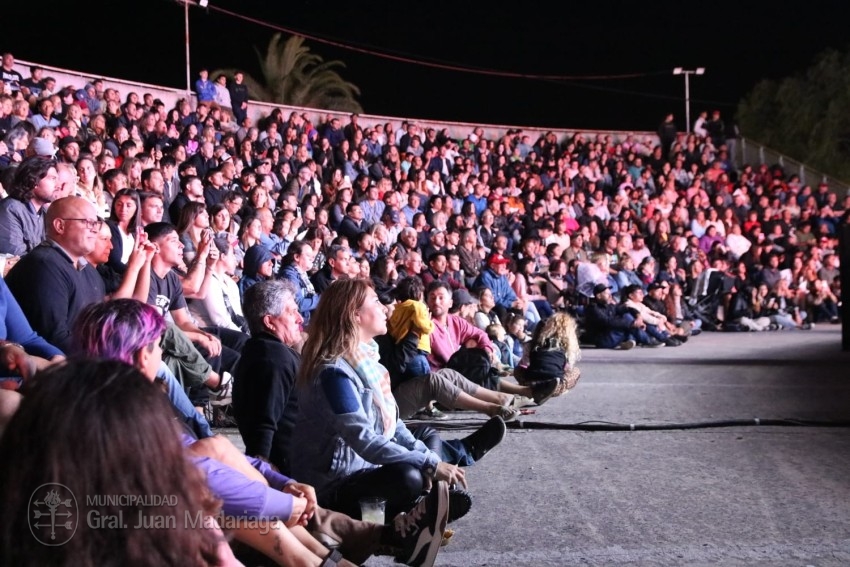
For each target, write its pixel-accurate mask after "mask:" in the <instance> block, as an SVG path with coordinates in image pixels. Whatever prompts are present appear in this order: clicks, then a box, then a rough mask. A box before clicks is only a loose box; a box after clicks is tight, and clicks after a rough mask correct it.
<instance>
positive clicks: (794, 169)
mask: <svg viewBox="0 0 850 567" xmlns="http://www.w3.org/2000/svg"><path fill="white" fill-rule="evenodd" d="M762 163H766V164H767V165H769V166H771V167H772V166H774V165H779V166H780V167H782V169H784V170H785V174H786V175H794V174H797V175H799V176H800V182H801V183H802V184H803V185H811V186H812V187H815V186H816V185H818V184H819V183H821V182H826V184H827V185H829V189H830V191H833V192H835V193H838V195H839V196H844V195H846V194H848V190H850V183H848V182H846V181H842V180H840V179H836V178H835V177H832V176H831V175H827V174H826V173H823V172H822V171H818V170H816V169H813V168H811V167H809V166H808V165H806V164H804V163H800V162H799V161H797V160H795V159H794V158H790V157H788V156H786V155H784V154H782V153H780V152H778V151H776V150H772V149H770V148H767V147H765V146H763V145H761V144H759V143H758V142H755V141H753V140H748V139H746V138H740V139H739V140H738V141H737V147H736V148H735V164H736V165H737V166H738V167H739V168H740V167H741V166H742V165H744V164H751V165H758V164H762Z"/></svg>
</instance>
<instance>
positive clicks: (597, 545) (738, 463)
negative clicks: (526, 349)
mask: <svg viewBox="0 0 850 567" xmlns="http://www.w3.org/2000/svg"><path fill="white" fill-rule="evenodd" d="M840 343H841V337H840V328H839V327H837V326H828V325H827V326H821V325H819V326H818V327H817V328H816V329H814V330H812V331H808V332H773V333H704V334H702V335H700V336H698V337H694V338H693V339H692V340H691V341H689V342H688V343H687V344H685V345H683V346H681V347H678V348H669V347H665V348H661V349H634V350H631V351H623V352H621V351H603V350H594V349H587V350H585V351H584V352H583V358H582V360H581V361H580V362H579V367H580V368H581V369H582V379H581V381H580V382H579V384H578V386H577V387H576V388H575V389H574V390H573V391H572V392H570V393H569V394H568V395H566V396H563V397H560V398H555V399H553V400H551V401H549V402H548V403H546V404H545V405H544V406H542V407H540V408H537V409H536V413H535V414H534V415H529V416H524V417H523V422H524V423H527V424H528V427H526V428H511V429H509V431H508V435H507V437H506V438H505V440H504V441H503V442H502V444H501V445H500V446H499V447H498V448H496V449H494V450H493V451H492V452H491V453H489V454H488V455H487V456H486V457H485V458H484V459H483V460H482V461H481V462H480V463H477V464H476V465H475V466H473V467H470V468H469V469H468V470H467V478H468V480H469V482H470V491H471V492H472V494H473V497H474V503H473V508H472V511H471V512H470V513H469V515H467V516H466V517H465V518H462V519H461V520H459V521H457V522H456V523H454V524H452V528H453V529H454V530H455V531H456V533H455V536H454V537H453V538H452V541H451V544H450V545H449V546H447V547H445V548H443V550H442V551H441V553H440V555H439V556H438V557H437V565H447V566H448V565H452V566H458V567H461V566H478V565H480V566H483V565H487V566H537V565H540V566H560V565H565V566H566V565H592V566H596V565H599V566H605V565H617V566H667V565H697V566H699V565H723V566H744V565H757V566H774V565H776V566H786V565H787V566H798V567H807V566H817V567H822V566H824V567H825V566H846V565H850V375H848V371H847V370H848V367H850V366H848V362H850V354H846V353H842V352H841V351H840ZM755 418H759V419H761V420H766V419H799V420H810V421H818V422H823V423H824V425H826V424H838V423H841V422H844V423H846V424H847V425H848V427H825V426H817V427H815V426H791V427H776V426H763V425H762V426H736V427H721V428H700V429H686V430H682V429H676V430H670V431H621V432H610V431H608V432H605V431H593V432H588V431H570V430H563V429H557V427H558V426H559V425H564V424H574V423H580V422H610V423H621V424H637V425H647V424H658V425H669V424H676V423H695V422H699V423H702V422H717V421H724V420H754V419H755ZM483 420H484V418H483V417H481V418H479V417H478V416H477V415H476V414H471V413H457V414H453V416H452V420H451V421H450V422H448V423H449V424H450V425H455V426H460V427H463V426H464V425H467V426H473V425H477V424H478V423H483ZM445 423H446V422H442V423H441V424H440V425H441V426H442V425H443V424H445ZM534 424H537V425H538V426H540V425H541V424H542V425H543V426H545V427H551V429H531V426H532V425H534ZM470 431H471V429H462V430H457V431H446V435H445V436H446V437H449V438H450V437H458V436H463V435H466V434H468V433H469V432H470ZM391 564H392V561H391V560H389V559H386V558H376V559H372V560H370V561H369V562H368V565H391Z"/></svg>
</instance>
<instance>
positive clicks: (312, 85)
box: [212, 33, 363, 113]
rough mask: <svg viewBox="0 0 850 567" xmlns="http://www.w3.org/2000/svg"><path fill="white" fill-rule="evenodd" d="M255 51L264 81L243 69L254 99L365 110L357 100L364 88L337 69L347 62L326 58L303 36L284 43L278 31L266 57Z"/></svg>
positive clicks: (229, 71) (224, 71)
mask: <svg viewBox="0 0 850 567" xmlns="http://www.w3.org/2000/svg"><path fill="white" fill-rule="evenodd" d="M254 50H255V51H256V52H257V57H258V58H259V60H260V69H261V72H262V74H263V82H260V81H258V80H257V79H255V78H254V77H251V76H250V75H249V74H247V73H245V72H244V71H241V70H239V71H241V72H242V74H243V75H244V76H245V81H244V82H245V86H246V87H248V95H249V96H250V97H251V98H252V99H254V100H259V101H263V102H271V103H277V104H286V105H292V106H306V107H310V108H320V109H327V110H341V111H345V112H358V113H359V112H362V111H363V109H362V108H361V106H360V103H358V102H357V100H356V99H355V97H356V96H358V95H359V94H360V89H359V88H358V87H357V85H355V84H353V83H350V82H348V81H346V80H344V79H343V78H342V77H341V76H340V75H339V73H337V72H336V71H335V70H334V67H345V63H343V62H342V61H337V60H334V61H324V60H323V58H322V57H321V56H320V55H316V54H315V53H310V48H309V47H307V46H306V45H304V38H303V37H300V36H292V37H290V38H289V39H288V40H286V43H282V42H281V34H279V33H276V34H275V35H274V37H272V39H271V41H269V46H268V48H267V49H266V55H265V57H263V56H262V55H261V54H260V52H259V50H257V49H256V48H254ZM236 71H237V69H218V70H216V71H214V72H213V73H212V76H213V77H217V76H218V75H219V74H224V75H227V76H228V77H232V76H233V74H234V73H235V72H236Z"/></svg>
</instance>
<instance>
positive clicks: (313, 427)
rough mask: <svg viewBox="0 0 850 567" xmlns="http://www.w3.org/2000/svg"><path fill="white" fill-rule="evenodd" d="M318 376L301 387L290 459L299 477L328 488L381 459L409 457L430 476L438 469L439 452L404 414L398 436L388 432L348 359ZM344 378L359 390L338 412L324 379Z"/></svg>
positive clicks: (387, 461) (322, 490) (398, 460)
mask: <svg viewBox="0 0 850 567" xmlns="http://www.w3.org/2000/svg"><path fill="white" fill-rule="evenodd" d="M315 376H316V378H314V379H313V381H312V382H311V383H310V385H309V386H308V387H307V388H306V389H304V390H302V391H301V392H300V393H299V411H298V418H297V419H296V421H295V430H294V432H293V444H292V445H293V446H292V459H291V462H292V474H293V477H294V478H297V479H299V481H300V482H306V483H307V484H311V485H313V487H314V488H315V489H316V491H317V492H318V493H319V494H327V493H328V492H330V491H333V489H334V488H335V486H336V485H337V484H339V483H340V482H342V481H344V480H345V479H346V478H348V477H350V476H351V475H353V474H355V473H357V472H360V471H364V470H372V469H376V468H378V467H379V466H381V465H388V464H392V463H408V464H410V465H412V466H414V467H416V468H417V469H419V470H421V471H422V472H423V473H424V474H426V475H428V476H430V475H433V474H434V472H435V471H436V468H437V464H438V463H439V462H440V460H441V459H440V457H439V456H438V455H437V454H436V453H434V452H433V451H430V450H429V449H428V448H427V447H426V446H425V444H424V443H422V442H421V441H418V440H416V439H415V438H414V437H413V435H412V434H411V433H410V431H409V430H408V429H407V427H405V425H404V422H402V421H401V419H397V422H396V432H395V437H393V438H392V439H387V438H386V437H385V436H384V435H383V424H382V421H381V416H380V413H379V411H378V409H377V408H376V406H375V405H374V403H373V401H372V393H371V391H370V389H369V387H368V386H367V385H366V384H365V383H364V382H363V380H362V379H361V378H360V377H359V376H358V375H357V373H356V372H355V371H354V369H353V368H352V367H351V366H350V365H349V364H348V363H347V362H345V360H343V359H342V358H339V359H338V360H337V361H336V362H335V363H333V364H329V365H325V366H322V367H319V368H318V369H317V370H316V372H315ZM340 378H342V379H343V380H344V381H345V385H344V387H350V388H351V390H352V391H353V392H354V394H355V397H356V399H357V402H358V403H357V409H356V411H352V412H348V413H336V412H335V411H334V409H333V402H332V401H331V400H329V399H328V397H327V395H326V392H327V391H328V388H327V387H326V385H325V384H323V382H325V381H333V382H336V383H338V380H339V379H340ZM396 411H397V410H396Z"/></svg>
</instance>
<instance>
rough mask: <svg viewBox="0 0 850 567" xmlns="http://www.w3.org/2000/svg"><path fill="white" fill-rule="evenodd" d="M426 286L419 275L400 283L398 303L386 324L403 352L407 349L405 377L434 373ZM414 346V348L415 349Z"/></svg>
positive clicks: (397, 296)
mask: <svg viewBox="0 0 850 567" xmlns="http://www.w3.org/2000/svg"><path fill="white" fill-rule="evenodd" d="M424 295H425V286H424V284H423V283H422V280H421V279H420V278H418V277H416V276H413V277H409V278H404V279H403V280H401V281H400V282H399V283H398V286H397V287H396V290H395V297H396V301H398V303H397V304H396V306H395V309H394V310H393V313H392V315H390V318H389V320H388V321H387V331H388V332H389V334H390V336H391V337H392V338H393V340H394V341H395V343H396V345H399V346H400V348H402V349H407V350H408V352H406V353H405V354H406V358H407V365H406V367H405V369H404V373H403V376H404V377H405V378H412V377H415V376H423V375H425V374H428V373H429V372H431V365H430V364H428V355H429V354H430V353H431V333H432V332H433V330H434V324H433V323H432V322H431V315H430V314H429V313H428V307H427V306H426V305H425V304H424V303H423V302H422V299H423V298H424ZM414 345H415V346H414Z"/></svg>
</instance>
